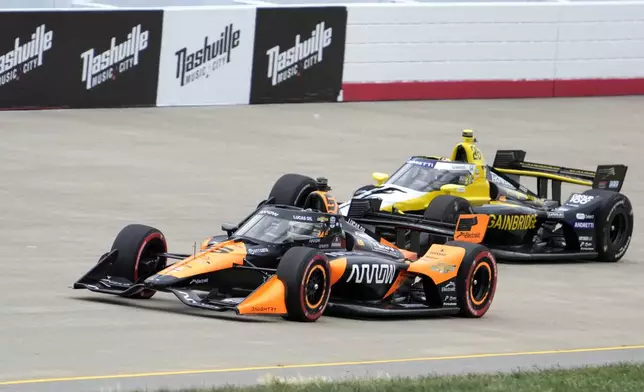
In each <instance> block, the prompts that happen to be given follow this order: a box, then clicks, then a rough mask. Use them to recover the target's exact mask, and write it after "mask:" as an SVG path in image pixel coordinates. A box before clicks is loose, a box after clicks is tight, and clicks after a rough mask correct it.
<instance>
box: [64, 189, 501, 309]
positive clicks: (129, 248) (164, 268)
mask: <svg viewBox="0 0 644 392" xmlns="http://www.w3.org/2000/svg"><path fill="white" fill-rule="evenodd" d="M316 195H317V196H319V197H320V200H324V201H325V202H326V203H328V202H329V199H327V198H326V195H325V191H324V190H319V191H316ZM356 206H358V204H356ZM363 207H364V206H363ZM354 215H356V214H355V213H354ZM382 219H384V220H385V223H386V224H389V225H393V226H396V227H400V228H401V230H414V231H416V232H423V233H432V234H439V235H447V236H450V237H452V238H453V237H455V236H456V237H458V238H459V240H458V241H455V240H451V241H448V242H447V243H445V244H440V245H439V244H436V245H434V246H432V247H431V248H430V249H429V250H428V251H427V252H426V253H424V254H417V253H414V252H412V251H409V250H403V249H400V248H398V247H396V246H395V245H394V244H392V243H389V242H387V241H386V240H384V239H378V238H377V237H376V236H374V235H372V234H371V233H369V231H368V230H367V229H365V228H364V227H363V226H362V225H361V223H360V218H359V217H357V218H355V220H354V219H349V218H346V217H344V216H343V215H341V214H340V213H338V212H336V213H333V212H322V211H320V210H319V209H316V208H299V207H292V206H285V205H275V204H273V203H272V201H271V199H269V200H266V201H264V202H262V203H260V205H259V206H258V208H257V209H256V210H255V211H253V213H252V214H251V215H250V216H248V217H247V218H246V219H244V220H243V221H242V222H240V224H238V225H233V224H224V225H222V229H223V230H225V231H226V232H227V234H223V235H219V236H215V237H209V238H207V239H206V240H205V241H204V242H203V243H202V245H201V248H200V249H199V250H198V251H197V249H195V250H194V251H193V252H192V253H186V254H176V253H169V252H168V247H167V243H166V238H165V236H164V235H163V234H162V233H161V232H160V231H159V230H157V229H155V228H152V227H148V226H144V225H129V226H126V227H125V228H124V229H123V230H122V231H121V232H120V233H119V234H118V236H117V237H116V239H115V241H114V243H113V245H112V250H111V251H110V252H108V253H106V254H104V255H103V256H102V257H101V258H100V260H99V261H98V263H97V264H96V265H95V266H93V267H92V268H91V269H90V270H89V272H87V273H86V274H85V275H84V276H82V277H81V278H80V279H79V280H78V281H77V282H75V283H74V285H73V288H75V289H89V290H91V291H94V292H98V293H105V294H114V295H118V296H121V297H128V298H143V299H149V298H151V297H152V296H153V295H154V294H155V293H156V292H159V291H161V292H170V293H172V294H174V295H175V296H176V297H177V298H178V299H179V300H181V301H182V302H183V303H184V304H186V305H188V306H192V307H197V308H205V309H210V310H213V311H234V312H236V313H237V314H241V315H250V314H264V315H266V314H270V315H281V316H283V317H285V318H287V319H290V320H296V321H315V320H317V319H318V318H319V317H321V316H322V314H324V313H325V312H326V311H334V310H336V311H343V312H345V313H348V314H349V315H361V316H365V315H427V314H436V315H439V314H440V315H461V316H465V317H481V316H483V315H484V314H485V313H486V312H487V311H488V309H489V307H490V305H491V303H492V300H493V298H494V293H495V290H496V285H497V266H496V261H495V259H494V256H493V255H492V254H491V253H490V251H489V250H488V249H487V248H486V247H485V246H483V245H481V244H480V243H479V242H480V240H481V239H482V238H483V235H484V234H485V230H486V228H487V224H488V217H487V216H486V215H463V216H461V218H460V220H459V222H458V224H457V225H456V229H454V225H453V224H452V225H451V226H449V225H447V226H445V225H443V226H441V224H440V223H437V222H432V221H424V220H423V219H422V218H420V219H416V218H413V219H411V218H394V219H392V218H381V220H382ZM387 219H389V220H387ZM405 219H406V220H405ZM169 259H178V260H179V261H178V262H176V263H174V264H171V265H168V260H169Z"/></svg>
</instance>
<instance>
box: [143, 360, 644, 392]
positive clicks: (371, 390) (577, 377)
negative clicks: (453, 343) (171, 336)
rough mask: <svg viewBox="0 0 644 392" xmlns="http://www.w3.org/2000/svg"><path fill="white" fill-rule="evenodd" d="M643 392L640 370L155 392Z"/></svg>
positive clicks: (625, 366) (274, 382) (288, 382)
mask: <svg viewBox="0 0 644 392" xmlns="http://www.w3.org/2000/svg"><path fill="white" fill-rule="evenodd" d="M264 391H271V392H420V391H423V392H424V391H440V392H471V391H476V392H582V391H583V392H643V391H644V364H629V363H618V364H615V365H605V366H596V367H590V366H587V367H581V368H575V369H561V368H555V369H548V370H534V371H514V372H509V373H494V374H491V373H490V374H466V375H453V376H436V375H435V376H426V377H417V378H403V377H390V378H377V379H354V380H347V381H325V380H316V379H313V380H312V379H304V378H302V379H298V378H293V379H289V378H286V379H281V378H273V379H271V380H269V381H268V382H266V383H264V384H260V385H256V386H248V387H241V386H223V387H213V388H205V389H204V388H195V389H180V390H172V389H161V390H157V391H156V392H264Z"/></svg>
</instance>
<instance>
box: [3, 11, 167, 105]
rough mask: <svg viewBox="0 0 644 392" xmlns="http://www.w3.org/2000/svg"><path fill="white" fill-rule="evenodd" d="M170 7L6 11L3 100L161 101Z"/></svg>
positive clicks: (10, 102) (16, 102) (42, 102)
mask: <svg viewBox="0 0 644 392" xmlns="http://www.w3.org/2000/svg"><path fill="white" fill-rule="evenodd" d="M162 23H163V11H156V10H155V11H102V10H101V11H80V12H20V13H14V12H11V13H2V14H0V25H2V26H3V29H2V30H3V34H2V36H0V106H1V107H4V108H12V107H13V108H16V107H45V106H56V107H78V108H91V107H121V106H125V107H127V106H150V105H155V104H156V92H157V77H158V69H159V57H160V51H161V30H162Z"/></svg>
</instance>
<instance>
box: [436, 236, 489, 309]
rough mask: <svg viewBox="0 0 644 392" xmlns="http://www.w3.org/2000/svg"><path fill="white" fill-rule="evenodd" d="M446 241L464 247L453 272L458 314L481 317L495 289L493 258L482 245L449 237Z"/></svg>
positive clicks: (448, 243) (487, 307)
mask: <svg viewBox="0 0 644 392" xmlns="http://www.w3.org/2000/svg"><path fill="white" fill-rule="evenodd" d="M446 245H451V246H458V247H462V248H465V256H464V257H463V261H462V263H461V266H460V267H459V270H458V274H457V275H456V297H457V300H458V304H459V307H460V309H461V311H460V313H459V316H461V317H468V318H480V317H483V315H485V313H487V311H488V310H489V309H490V306H491V305H492V301H493V300H494V294H495V293H496V287H497V277H498V269H497V265H496V259H495V258H494V256H493V255H492V252H490V250H489V249H488V248H487V247H485V246H483V245H479V244H472V243H469V242H461V241H449V242H447V244H446Z"/></svg>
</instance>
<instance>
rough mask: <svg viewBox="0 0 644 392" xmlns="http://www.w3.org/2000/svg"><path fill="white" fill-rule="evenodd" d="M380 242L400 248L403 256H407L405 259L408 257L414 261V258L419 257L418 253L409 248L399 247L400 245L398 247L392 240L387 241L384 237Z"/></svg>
mask: <svg viewBox="0 0 644 392" xmlns="http://www.w3.org/2000/svg"><path fill="white" fill-rule="evenodd" d="M380 243H381V244H383V245H387V246H389V247H392V248H394V249H398V250H399V251H400V252H401V253H402V254H403V256H405V259H407V260H411V261H414V260H416V259H418V254H416V253H415V252H412V251H409V250H407V249H402V248H399V247H397V246H396V245H394V244H392V243H391V242H389V241H387V240H386V239H384V238H381V239H380Z"/></svg>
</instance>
